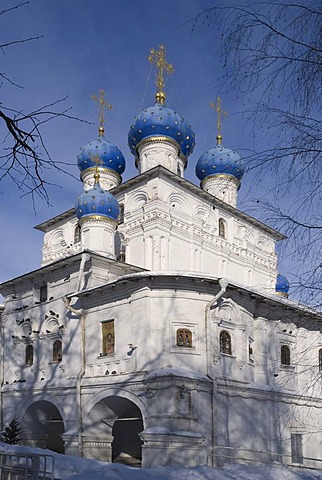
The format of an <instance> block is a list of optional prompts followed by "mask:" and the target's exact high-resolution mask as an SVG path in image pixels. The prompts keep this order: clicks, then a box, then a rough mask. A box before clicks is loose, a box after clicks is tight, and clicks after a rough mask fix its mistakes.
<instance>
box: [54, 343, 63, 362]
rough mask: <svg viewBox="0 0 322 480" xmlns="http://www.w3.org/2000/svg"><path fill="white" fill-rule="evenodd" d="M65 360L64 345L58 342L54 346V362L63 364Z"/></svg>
mask: <svg viewBox="0 0 322 480" xmlns="http://www.w3.org/2000/svg"><path fill="white" fill-rule="evenodd" d="M62 358H63V344H62V342H61V341H60V340H56V341H55V342H54V344H53V362H61V361H62Z"/></svg>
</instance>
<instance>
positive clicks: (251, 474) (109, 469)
mask: <svg viewBox="0 0 322 480" xmlns="http://www.w3.org/2000/svg"><path fill="white" fill-rule="evenodd" d="M4 452H6V453H23V454H29V455H30V454H41V455H44V454H46V455H52V456H53V457H54V459H55V478H56V479H60V480H322V470H305V469H301V470H299V471H297V470H294V469H289V468H286V467H283V466H281V465H229V466H226V467H225V468H224V469H218V468H210V467H206V466H204V467H196V468H181V467H158V468H150V469H147V468H133V467H127V466H125V465H120V464H116V463H104V462H98V461H95V460H89V459H86V458H78V457H70V456H67V455H59V454H58V453H54V452H52V451H50V450H42V449H40V448H29V447H24V446H20V445H19V446H13V445H7V444H5V443H0V453H4Z"/></svg>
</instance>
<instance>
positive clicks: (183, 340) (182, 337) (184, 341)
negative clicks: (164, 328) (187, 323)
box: [177, 328, 192, 347]
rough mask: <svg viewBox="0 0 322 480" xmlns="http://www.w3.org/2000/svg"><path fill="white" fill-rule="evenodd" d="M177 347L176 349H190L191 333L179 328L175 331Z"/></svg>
mask: <svg viewBox="0 0 322 480" xmlns="http://www.w3.org/2000/svg"><path fill="white" fill-rule="evenodd" d="M177 346H178V347H192V333H191V331H190V330H187V329H186V328H179V329H178V330H177Z"/></svg>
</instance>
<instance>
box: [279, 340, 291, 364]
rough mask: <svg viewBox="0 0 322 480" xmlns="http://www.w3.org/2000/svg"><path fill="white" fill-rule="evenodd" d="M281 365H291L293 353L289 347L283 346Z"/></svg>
mask: <svg viewBox="0 0 322 480" xmlns="http://www.w3.org/2000/svg"><path fill="white" fill-rule="evenodd" d="M281 364H282V365H291V352H290V348H289V347H288V346H287V345H282V346H281Z"/></svg>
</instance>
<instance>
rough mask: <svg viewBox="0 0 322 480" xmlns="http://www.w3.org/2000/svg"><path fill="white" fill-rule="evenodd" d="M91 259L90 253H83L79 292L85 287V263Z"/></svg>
mask: <svg viewBox="0 0 322 480" xmlns="http://www.w3.org/2000/svg"><path fill="white" fill-rule="evenodd" d="M90 259H91V256H90V255H89V254H88V253H82V260H81V264H80V267H79V272H78V280H77V288H76V292H79V291H80V290H81V289H82V288H83V285H84V269H85V263H86V262H88V261H89V260H90ZM74 313H75V312H74Z"/></svg>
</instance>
